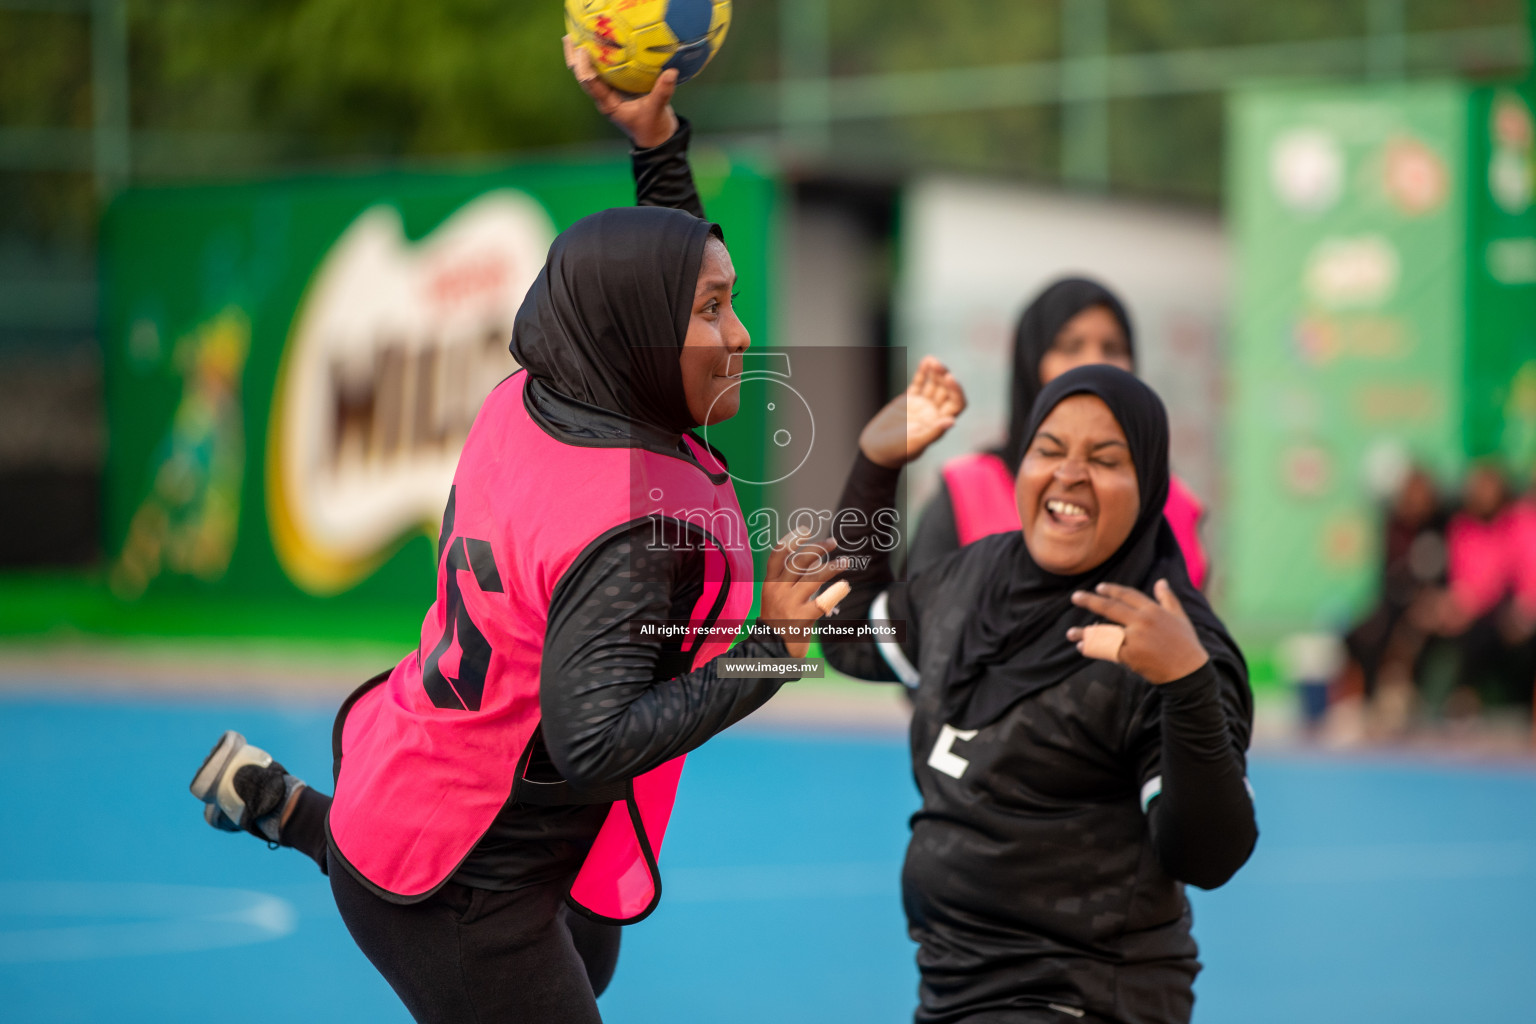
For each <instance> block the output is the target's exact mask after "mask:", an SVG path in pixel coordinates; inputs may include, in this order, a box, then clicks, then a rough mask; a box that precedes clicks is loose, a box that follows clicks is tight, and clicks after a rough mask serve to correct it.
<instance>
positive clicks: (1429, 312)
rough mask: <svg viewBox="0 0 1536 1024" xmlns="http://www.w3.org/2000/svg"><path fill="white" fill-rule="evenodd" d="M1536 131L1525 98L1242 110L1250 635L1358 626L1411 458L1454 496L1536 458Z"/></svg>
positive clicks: (1242, 532) (1238, 398)
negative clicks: (1472, 473) (1390, 497)
mask: <svg viewBox="0 0 1536 1024" xmlns="http://www.w3.org/2000/svg"><path fill="white" fill-rule="evenodd" d="M1532 126H1533V121H1532V116H1531V108H1530V105H1529V102H1528V99H1527V97H1526V95H1525V93H1524V92H1523V91H1521V90H1519V89H1516V88H1514V87H1476V88H1474V87H1471V86H1468V85H1465V84H1461V83H1455V82H1431V83H1413V84H1400V85H1382V86H1365V87H1362V86H1352V87H1338V88H1316V89H1286V90H1255V91H1249V92H1244V93H1241V94H1239V95H1237V96H1235V97H1234V98H1233V99H1232V101H1231V107H1230V116H1229V127H1230V133H1229V157H1230V158H1229V160H1228V174H1229V179H1228V196H1229V203H1230V209H1229V221H1230V224H1231V228H1232V231H1233V240H1234V249H1235V253H1236V259H1237V268H1236V270H1237V273H1236V279H1237V295H1236V303H1235V317H1234V324H1233V327H1234V330H1233V348H1232V387H1233V393H1232V395H1231V402H1230V409H1231V410H1232V413H1231V415H1232V422H1231V428H1232V439H1231V440H1232V447H1231V451H1232V453H1233V459H1232V463H1231V470H1230V477H1229V483H1230V491H1229V494H1228V496H1227V500H1228V501H1229V502H1230V508H1229V513H1230V514H1229V516H1228V519H1227V521H1228V523H1229V524H1230V533H1229V538H1230V544H1229V547H1228V551H1227V557H1228V559H1229V561H1230V564H1229V566H1228V571H1227V572H1226V573H1225V574H1224V577H1225V579H1226V581H1227V601H1228V604H1227V606H1228V608H1229V610H1230V612H1231V613H1232V614H1233V616H1234V617H1235V618H1237V619H1238V620H1239V621H1243V622H1247V623H1252V624H1260V625H1264V626H1268V627H1270V628H1290V627H1296V626H1318V625H1332V624H1337V622H1339V621H1340V620H1341V619H1343V618H1344V617H1346V616H1348V615H1350V614H1352V613H1353V612H1354V611H1355V610H1356V609H1357V608H1358V607H1359V606H1360V604H1361V603H1362V602H1363V601H1364V600H1366V599H1367V597H1368V596H1369V594H1370V592H1371V589H1372V587H1373V585H1374V571H1375V566H1376V562H1377V558H1378V550H1379V543H1380V542H1379V538H1378V536H1377V531H1378V528H1379V523H1378V521H1379V519H1380V507H1381V502H1382V500H1383V498H1384V495H1385V492H1387V491H1389V490H1390V489H1391V488H1392V487H1393V486H1394V484H1395V482H1396V480H1397V478H1398V477H1399V476H1400V474H1401V472H1402V470H1403V468H1404V467H1405V465H1406V464H1407V462H1408V461H1409V460H1416V461H1418V462H1421V463H1423V464H1425V465H1427V466H1428V467H1429V468H1430V469H1432V470H1433V471H1435V472H1436V473H1437V475H1439V476H1440V477H1441V479H1442V480H1444V481H1446V482H1447V483H1448V484H1452V483H1454V482H1455V480H1456V478H1457V474H1458V473H1459V471H1460V469H1461V468H1462V466H1463V465H1464V464H1465V462H1466V460H1467V459H1468V458H1469V457H1477V456H1482V455H1502V456H1504V457H1505V458H1507V459H1509V460H1511V461H1512V462H1523V463H1524V464H1527V465H1528V464H1529V462H1530V460H1531V458H1532V456H1533V454H1536V451H1533V448H1532V435H1533V424H1536V415H1533V410H1536V393H1533V389H1536V379H1533V378H1536V346H1533V340H1536V215H1533V212H1532V185H1533V144H1532V140H1533V131H1532Z"/></svg>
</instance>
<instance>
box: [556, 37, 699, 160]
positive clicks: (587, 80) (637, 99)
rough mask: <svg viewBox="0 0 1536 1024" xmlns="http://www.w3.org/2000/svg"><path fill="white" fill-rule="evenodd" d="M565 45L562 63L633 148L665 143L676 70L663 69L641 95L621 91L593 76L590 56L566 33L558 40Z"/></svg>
mask: <svg viewBox="0 0 1536 1024" xmlns="http://www.w3.org/2000/svg"><path fill="white" fill-rule="evenodd" d="M561 42H562V43H563V44H564V46H565V66H566V67H568V68H570V69H571V73H572V74H573V75H575V76H576V82H577V84H579V85H580V86H581V88H582V91H583V92H585V93H586V94H587V95H588V96H590V97H592V102H593V104H595V105H596V107H597V109H598V112H599V113H600V114H602V115H603V116H604V117H606V118H607V119H608V120H610V121H612V122H613V123H614V124H615V125H616V126H617V127H618V129H619V130H620V131H622V132H623V133H624V134H625V135H628V136H629V140H630V141H631V142H633V143H634V144H635V148H637V149H650V148H652V147H653V146H659V145H661V144H662V143H663V142H666V141H667V140H668V139H670V138H671V137H672V136H673V135H674V134H675V133H676V132H677V113H676V112H675V111H673V109H672V94H673V93H674V92H676V91H677V70H676V69H675V68H674V69H672V70H670V71H663V72H662V73H661V77H660V78H658V79H656V84H655V86H653V87H652V88H651V91H650V92H648V93H646V94H645V95H644V96H630V95H628V94H627V93H622V92H620V91H619V90H617V89H615V88H614V87H613V86H611V85H609V84H608V83H607V82H605V81H603V80H602V79H601V78H599V77H598V76H597V68H595V67H593V66H592V56H591V54H589V53H587V51H586V50H584V49H582V48H581V47H579V46H577V45H576V43H575V42H574V41H573V40H572V39H571V37H570V36H565V37H563V38H562V39H561Z"/></svg>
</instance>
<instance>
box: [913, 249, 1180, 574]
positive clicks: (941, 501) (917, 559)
mask: <svg viewBox="0 0 1536 1024" xmlns="http://www.w3.org/2000/svg"><path fill="white" fill-rule="evenodd" d="M1098 363H1103V364H1107V365H1109V366H1114V367H1117V368H1119V369H1122V370H1127V371H1130V372H1135V369H1136V353H1135V346H1134V333H1133V331H1132V329H1131V319H1130V316H1129V314H1127V313H1126V310H1125V306H1124V305H1123V304H1122V303H1121V302H1120V300H1119V298H1117V297H1116V296H1115V294H1114V293H1113V292H1111V291H1110V290H1109V289H1108V288H1106V287H1104V286H1103V285H1101V284H1099V283H1098V282H1097V281H1090V280H1087V279H1085V278H1064V279H1062V280H1060V281H1057V282H1056V283H1054V284H1052V285H1051V286H1050V287H1048V288H1046V289H1045V291H1043V292H1041V293H1040V294H1039V295H1038V296H1036V297H1035V300H1034V301H1033V302H1031V303H1030V304H1029V306H1028V307H1027V308H1026V309H1025V310H1024V313H1023V314H1022V315H1021V316H1020V317H1019V323H1018V327H1017V328H1016V329H1015V331H1014V347H1013V369H1012V375H1013V385H1012V389H1011V393H1010V396H1009V418H1008V439H1007V440H1006V441H1005V442H1004V444H1003V446H1002V447H1001V448H997V449H993V450H991V451H986V452H976V453H975V454H972V455H963V456H960V457H959V458H956V459H952V460H950V461H949V462H948V463H946V464H945V466H944V471H943V480H942V482H941V484H940V486H939V491H938V493H937V494H935V495H934V496H933V498H931V499H930V500H929V502H928V504H927V506H926V507H925V508H924V509H923V515H922V518H921V519H919V520H918V525H917V531H916V533H915V534H914V536H913V538H912V546H911V550H910V552H909V554H908V558H907V575H908V576H909V577H910V576H915V575H916V574H917V573H919V572H921V571H922V570H923V569H926V568H928V567H930V566H932V565H935V564H937V563H938V562H939V561H941V560H942V559H943V558H944V556H946V555H948V554H949V553H950V552H952V551H956V550H958V549H960V548H962V547H964V546H966V545H967V544H970V543H972V542H974V541H977V540H980V539H981V538H982V537H986V536H988V535H990V534H994V533H1008V532H1012V531H1016V530H1018V529H1019V528H1020V524H1019V517H1018V511H1017V508H1016V506H1015V502H1014V476H1015V474H1016V472H1017V470H1018V467H1019V463H1020V462H1021V461H1023V458H1024V448H1025V446H1026V445H1027V443H1028V441H1029V439H1028V438H1027V437H1025V436H1024V427H1025V425H1026V424H1027V423H1028V422H1029V417H1030V410H1031V409H1033V407H1034V404H1035V396H1037V395H1038V394H1039V393H1040V389H1041V388H1042V387H1044V386H1045V385H1046V384H1049V383H1050V382H1051V381H1053V380H1055V379H1056V378H1057V377H1059V376H1061V375H1062V374H1063V373H1066V372H1067V371H1068V370H1070V369H1073V368H1074V367H1078V366H1088V365H1093V364H1098ZM1204 514H1205V510H1204V508H1202V507H1201V504H1200V501H1199V499H1198V498H1196V497H1195V495H1194V494H1193V493H1192V492H1191V491H1190V490H1189V488H1188V487H1186V486H1185V485H1184V483H1183V482H1182V481H1181V480H1180V479H1179V478H1178V477H1176V476H1174V477H1171V478H1170V479H1169V484H1168V503H1167V505H1166V506H1165V507H1164V509H1163V515H1164V518H1166V519H1167V520H1168V525H1169V526H1170V527H1171V528H1172V530H1173V535H1174V538H1175V539H1176V540H1177V541H1178V542H1179V549H1180V550H1181V551H1182V552H1183V553H1184V562H1185V565H1186V566H1187V567H1188V569H1189V578H1190V580H1191V581H1192V582H1193V583H1194V584H1195V586H1196V587H1203V586H1204V585H1205V576H1206V566H1207V562H1206V556H1205V549H1204V548H1203V547H1202V546H1201V544H1200V534H1199V525H1200V519H1201V517H1202V516H1203V515H1204Z"/></svg>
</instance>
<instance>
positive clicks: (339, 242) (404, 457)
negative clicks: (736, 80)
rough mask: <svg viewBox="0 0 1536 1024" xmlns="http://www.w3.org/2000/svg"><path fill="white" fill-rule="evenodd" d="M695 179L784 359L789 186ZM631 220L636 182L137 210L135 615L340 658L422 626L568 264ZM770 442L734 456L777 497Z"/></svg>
mask: <svg viewBox="0 0 1536 1024" xmlns="http://www.w3.org/2000/svg"><path fill="white" fill-rule="evenodd" d="M695 166H696V172H697V178H698V184H699V188H700V192H701V195H702V196H703V199H704V202H705V206H706V208H707V209H708V211H709V214H710V216H711V218H712V219H715V220H717V221H719V222H720V223H721V224H722V225H723V226H724V228H725V230H726V234H727V237H728V239H729V243H730V249H731V255H732V258H733V260H734V263H735V267H736V270H737V273H738V275H739V279H740V282H741V293H742V294H741V297H740V300H739V303H738V307H737V308H738V310H739V312H740V314H741V317H742V320H743V321H744V322H745V323H746V325H747V327H748V329H749V330H750V331H751V332H752V335H753V338H754V341H755V342H756V343H757V344H760V345H761V344H765V343H766V342H767V339H768V323H767V316H768V310H769V304H770V303H769V298H770V295H771V282H770V280H769V272H770V268H771V267H772V265H773V217H774V209H775V202H776V193H777V185H776V183H775V181H774V180H773V178H772V177H770V176H769V175H767V174H765V173H764V172H762V171H761V170H759V169H756V168H754V167H753V166H750V165H747V164H743V163H737V162H732V161H731V160H730V159H728V158H727V157H726V156H724V155H721V154H718V153H715V154H710V153H704V154H702V155H701V156H700V157H699V158H698V159H697V160H696V162H695ZM633 202H634V193H633V185H632V183H631V180H630V174H629V167H628V164H627V163H624V162H616V161H604V162H593V163H561V164H552V163H551V164H534V165H528V166H520V167H515V168H509V169H505V170H497V171H491V172H485V173H462V174H449V173H442V174H390V175H380V176H359V177H328V178H313V179H294V180H283V181H272V182H261V183H254V184H244V185H230V186H214V187H195V188H163V189H149V190H136V191H132V192H129V193H127V194H125V195H123V196H122V197H120V198H119V199H118V200H117V201H116V202H114V203H113V205H112V207H111V209H110V210H109V211H108V213H107V215H106V218H105V221H104V223H103V228H102V250H103V288H104V291H103V295H104V301H103V328H102V338H103V347H104V351H105V359H106V391H107V403H108V424H109V432H110V433H109V445H110V449H109V455H108V463H107V470H106V493H107V508H106V517H105V518H106V529H107V539H106V540H107V543H106V549H107V550H108V551H109V552H110V553H111V555H110V558H111V562H110V568H109V581H110V587H111V590H112V592H113V594H114V595H115V596H116V598H117V599H118V600H120V601H125V602H144V603H153V602H154V601H155V600H156V599H157V598H165V599H167V600H170V601H176V602H183V603H185V602H186V601H187V600H189V599H190V600H195V601H198V602H206V603H207V604H208V605H210V606H213V605H217V604H218V603H219V602H230V603H231V604H236V603H240V602H245V603H250V602H265V603H268V604H279V605H281V606H283V607H285V608H288V609H297V610H299V611H300V612H301V613H304V610H305V609H307V610H309V612H312V613H314V618H313V620H312V624H313V627H314V631H315V632H319V633H323V632H324V631H325V629H326V622H327V621H329V620H328V619H327V617H326V616H327V614H328V613H332V612H334V613H337V614H339V615H342V616H343V617H345V616H351V617H352V619H355V618H356V616H357V615H358V613H359V610H360V609H363V610H366V609H371V608H379V609H381V611H382V613H383V614H398V612H397V611H389V610H392V609H399V608H401V607H402V606H408V607H410V608H412V609H414V610H415V611H416V612H417V613H419V612H420V611H422V610H424V608H425V605H426V603H427V601H428V600H429V596H430V593H431V587H432V576H433V573H434V557H435V542H436V534H437V529H438V525H439V520H440V518H441V515H442V510H443V504H444V501H445V499H446V497H447V491H448V485H449V482H450V480H451V478H452V473H453V468H454V465H455V463H456V461H457V453H458V449H459V447H460V446H461V445H462V442H463V439H464V436H465V434H466V432H467V431H468V429H469V425H470V423H471V422H472V420H473V417H474V414H475V412H476V410H477V409H478V408H479V405H480V402H481V401H482V400H483V398H484V396H485V395H486V394H487V393H488V392H489V391H490V389H491V388H492V387H494V386H495V384H496V383H497V382H498V381H500V380H501V379H502V378H504V377H505V376H506V375H507V374H508V373H510V372H512V370H514V369H515V364H514V363H513V361H512V359H511V356H510V355H509V354H508V353H507V342H508V339H509V337H510V334H511V327H512V318H513V315H514V314H515V312H516V309H517V307H518V305H519V304H520V302H521V300H522V297H523V294H524V292H525V291H526V289H527V287H528V284H529V283H530V282H531V281H532V279H533V277H534V275H535V274H536V273H537V271H538V269H539V267H540V266H541V264H542V263H543V259H544V255H545V252H546V250H547V248H548V246H549V243H550V241H551V240H552V239H553V238H554V236H555V234H556V233H557V232H558V231H559V230H560V229H562V228H564V227H565V226H567V225H569V224H570V223H572V222H573V221H575V220H577V219H579V218H580V217H582V216H585V215H586V214H589V213H592V212H594V211H596V210H599V209H602V208H605V207H609V206H620V205H627V204H630V203H633ZM755 419H760V417H755V416H754V413H753V411H752V410H750V409H744V410H743V415H742V416H741V417H740V420H741V422H733V423H732V424H731V426H730V428H729V430H727V431H715V432H712V435H711V440H712V441H713V442H714V443H716V444H717V445H719V444H722V443H725V444H729V445H731V449H730V450H731V454H732V465H733V469H735V468H736V467H737V466H738V465H739V466H740V467H741V468H742V469H743V470H744V471H745V472H744V473H741V474H739V476H742V475H744V476H747V477H748V478H749V479H764V478H765V477H764V474H763V473H762V472H761V471H759V472H753V471H752V469H753V466H754V464H760V463H761V462H762V461H763V457H764V456H763V451H762V448H763V446H762V442H761V435H762V424H761V422H756V421H755ZM754 460H755V462H754ZM738 490H739V491H740V492H741V498H742V501H743V505H744V506H745V507H753V506H754V505H756V504H760V503H761V501H762V495H761V494H759V493H756V491H755V489H754V488H753V487H750V486H741V485H739V486H738ZM225 628H227V624H226V627H225Z"/></svg>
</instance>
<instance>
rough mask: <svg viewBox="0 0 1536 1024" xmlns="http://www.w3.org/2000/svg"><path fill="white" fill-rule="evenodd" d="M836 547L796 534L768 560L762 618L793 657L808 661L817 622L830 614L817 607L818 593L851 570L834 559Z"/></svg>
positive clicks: (828, 541) (764, 580)
mask: <svg viewBox="0 0 1536 1024" xmlns="http://www.w3.org/2000/svg"><path fill="white" fill-rule="evenodd" d="M835 547H837V542H836V541H833V540H824V541H818V542H816V543H811V542H810V539H809V537H808V535H806V534H803V533H798V532H795V533H791V534H789V535H788V536H786V537H785V538H784V539H783V540H781V541H779V543H778V546H777V547H775V548H774V549H773V552H772V554H770V555H769V556H768V572H767V575H765V576H764V577H763V600H762V604H761V606H760V612H761V618H762V620H763V622H764V623H765V624H766V625H768V626H769V627H771V628H777V629H778V630H779V632H780V633H781V634H782V635H783V637H784V645H785V646H786V647H788V648H789V653H790V654H791V655H792V656H793V657H796V658H803V657H805V652H806V649H807V648H808V647H809V646H810V643H811V632H812V628H813V627H814V626H815V625H816V620H817V619H819V618H821V617H822V616H823V615H825V614H827V611H828V609H824V608H822V606H821V605H819V604H817V603H816V591H817V590H819V589H820V588H821V585H822V584H823V583H825V582H827V580H830V579H831V578H832V577H834V576H836V575H837V574H838V573H840V572H842V571H843V570H845V569H846V568H847V566H846V565H844V564H843V563H842V562H841V561H840V560H838V559H836V558H833V557H831V555H832V549H833V548H835Z"/></svg>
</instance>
